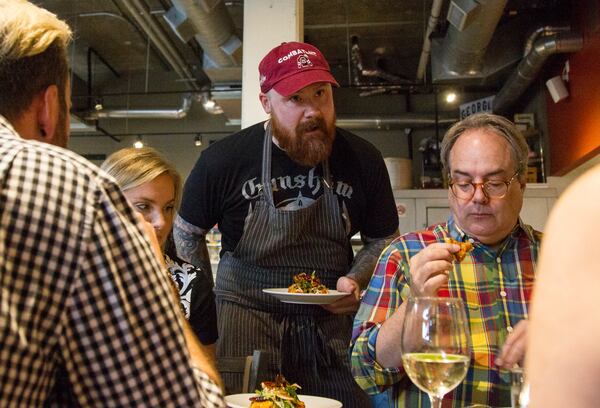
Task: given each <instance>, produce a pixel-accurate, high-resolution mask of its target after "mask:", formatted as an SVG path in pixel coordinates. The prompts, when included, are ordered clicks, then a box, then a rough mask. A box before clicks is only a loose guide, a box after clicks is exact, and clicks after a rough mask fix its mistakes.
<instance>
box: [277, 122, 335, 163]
mask: <svg viewBox="0 0 600 408" xmlns="http://www.w3.org/2000/svg"><path fill="white" fill-rule="evenodd" d="M271 126H272V127H273V135H274V136H275V138H276V139H277V143H278V145H279V147H280V148H282V149H283V150H285V152H286V153H287V155H288V156H289V157H290V159H292V160H293V161H295V162H296V163H298V164H300V165H302V166H306V167H315V166H316V165H317V164H319V163H321V162H323V161H324V160H325V159H327V158H328V157H329V155H330V154H331V149H332V147H333V140H334V139H335V118H334V120H333V122H332V124H331V126H329V127H328V126H327V123H326V122H325V119H323V118H314V119H310V120H307V121H305V122H301V123H299V124H298V126H296V128H295V129H294V130H292V131H288V130H286V129H285V128H284V127H283V126H281V123H280V122H279V120H278V119H277V116H276V115H275V113H274V112H272V113H271ZM315 130H319V132H317V133H316V134H311V135H307V134H306V132H308V131H315Z"/></svg>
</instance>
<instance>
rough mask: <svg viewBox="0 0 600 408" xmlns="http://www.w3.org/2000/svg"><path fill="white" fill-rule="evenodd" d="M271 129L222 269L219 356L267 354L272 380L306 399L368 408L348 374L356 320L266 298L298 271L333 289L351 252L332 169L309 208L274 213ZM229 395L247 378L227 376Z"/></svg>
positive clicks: (217, 289)
mask: <svg viewBox="0 0 600 408" xmlns="http://www.w3.org/2000/svg"><path fill="white" fill-rule="evenodd" d="M271 138H272V133H271V126H270V125H268V126H267V129H266V132H265V139H264V145H263V161H262V191H261V196H260V197H259V198H258V199H257V201H256V202H255V204H254V206H251V208H250V210H249V213H248V216H247V217H246V220H245V223H244V231H243V234H242V238H241V239H240V241H239V243H238V244H237V246H236V248H235V249H234V251H233V252H226V253H224V254H223V257H222V258H221V261H220V263H219V268H218V273H217V281H216V287H215V294H216V300H217V316H218V326H219V340H218V342H217V356H219V357H228V356H245V355H250V354H252V351H253V350H254V349H260V350H265V351H267V352H269V354H270V356H271V361H270V363H269V373H268V376H269V378H267V379H268V380H274V379H275V375H276V374H277V373H279V372H281V373H282V374H283V375H284V376H285V377H286V379H287V380H288V381H290V382H295V383H297V384H299V385H300V386H301V387H302V390H301V391H300V394H307V395H318V396H324V397H329V398H334V399H337V400H340V401H342V402H343V404H344V407H357V408H364V407H368V406H370V403H369V399H368V397H367V395H366V394H365V393H364V392H363V391H362V390H361V389H360V388H359V387H358V386H357V384H356V383H355V382H354V379H353V378H352V375H351V373H350V363H349V357H348V345H349V341H350V335H351V331H352V316H349V315H335V314H332V313H329V312H327V311H326V310H325V309H323V308H322V307H320V306H316V305H297V304H288V303H282V302H280V301H279V300H277V299H276V298H274V297H272V296H270V295H267V294H265V293H263V292H262V289H264V288H283V287H287V286H289V285H290V284H291V283H292V277H293V275H295V274H297V273H299V272H309V273H310V272H312V271H313V270H314V271H316V274H317V276H318V277H319V278H320V279H321V281H322V283H323V284H325V285H326V286H327V287H328V288H335V287H336V283H337V279H338V278H339V277H340V276H343V275H345V274H346V273H347V271H348V269H349V266H350V265H349V261H350V256H349V250H350V249H349V246H348V239H347V237H346V231H345V227H344V226H345V223H344V221H343V219H342V214H341V211H340V206H339V205H338V201H337V198H336V196H335V195H334V192H333V190H332V187H331V186H332V182H331V176H330V171H329V165H328V163H327V162H325V163H324V165H323V173H324V180H322V181H321V183H322V184H323V186H322V187H323V189H324V191H323V194H322V195H321V196H320V197H318V198H317V200H316V201H315V202H314V203H312V204H311V205H310V206H308V207H303V208H300V209H297V210H294V211H284V210H278V209H277V208H275V204H274V202H273V191H272V186H271V182H270V180H271ZM223 379H224V381H225V384H226V386H227V388H229V389H239V388H241V381H242V379H241V375H235V374H224V375H223Z"/></svg>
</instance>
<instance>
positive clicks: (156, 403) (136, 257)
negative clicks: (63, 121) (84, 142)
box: [0, 116, 224, 407]
mask: <svg viewBox="0 0 600 408" xmlns="http://www.w3.org/2000/svg"><path fill="white" fill-rule="evenodd" d="M140 271H143V272H141V273H140ZM168 279H169V277H168V275H167V274H166V272H165V271H163V270H162V268H161V267H160V265H159V264H158V262H157V261H156V259H155V257H154V255H153V253H152V250H151V248H150V245H149V243H148V241H147V239H146V238H145V236H144V234H143V232H142V230H141V229H140V227H139V226H138V225H137V221H136V218H135V214H134V211H133V210H132V209H131V208H130V207H129V205H128V204H127V201H126V200H125V198H124V197H123V195H122V194H121V192H120V191H119V189H118V187H117V185H116V184H115V183H114V181H113V180H112V179H111V178H109V177H108V176H105V175H104V173H102V172H101V171H100V170H99V169H97V168H96V167H95V166H93V165H92V164H90V163H89V162H87V161H85V160H84V159H82V158H81V157H79V156H77V155H76V154H73V153H71V152H69V151H67V150H64V149H60V148H57V147H55V146H50V145H47V144H43V143H38V142H33V141H27V140H24V139H21V138H20V137H19V136H18V135H17V134H16V132H15V131H14V129H13V128H12V127H11V126H10V125H9V124H8V123H7V121H6V120H5V119H4V118H3V117H2V116H0V367H1V369H0V406H2V407H11V406H30V407H33V406H44V405H45V406H58V405H62V404H65V405H66V402H65V401H66V400H65V398H66V397H65V395H67V394H71V396H72V398H74V399H75V400H76V401H77V404H79V405H81V406H84V407H88V406H98V407H116V406H128V407H130V406H145V407H192V406H196V407H222V406H224V402H223V396H222V394H221V391H220V389H219V388H218V387H217V386H216V385H215V384H214V383H213V382H212V381H211V380H210V379H209V378H208V377H207V376H206V374H205V373H204V372H202V371H200V370H199V369H198V368H197V367H195V366H194V365H193V363H192V362H191V359H190V355H189V352H188V351H187V348H186V344H185V339H184V337H183V332H182V325H181V314H180V312H179V311H178V310H177V308H178V307H179V305H178V304H176V303H175V302H173V296H172V292H171V289H170V287H169V281H168ZM60 373H66V375H67V379H66V380H64V379H62V378H61V380H64V383H66V384H68V385H67V386H66V387H68V388H67V389H66V390H65V389H59V388H60V387H59V386H57V385H56V384H57V379H58V378H60Z"/></svg>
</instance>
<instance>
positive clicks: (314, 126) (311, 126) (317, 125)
mask: <svg viewBox="0 0 600 408" xmlns="http://www.w3.org/2000/svg"><path fill="white" fill-rule="evenodd" d="M315 130H320V131H321V132H323V133H325V134H327V124H326V123H325V120H324V119H323V118H314V119H309V120H307V121H305V122H301V123H299V124H298V126H297V127H296V131H297V132H298V133H306V132H312V131H315Z"/></svg>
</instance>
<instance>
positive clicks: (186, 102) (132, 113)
mask: <svg viewBox="0 0 600 408" xmlns="http://www.w3.org/2000/svg"><path fill="white" fill-rule="evenodd" d="M191 107H192V95H190V94H188V95H185V96H184V97H183V100H182V102H181V108H179V109H107V110H103V109H102V110H97V111H91V112H88V113H86V114H85V115H84V119H85V120H86V121H93V120H98V119H107V118H111V119H183V118H185V117H186V116H187V114H188V112H189V111H190V108H191Z"/></svg>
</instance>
